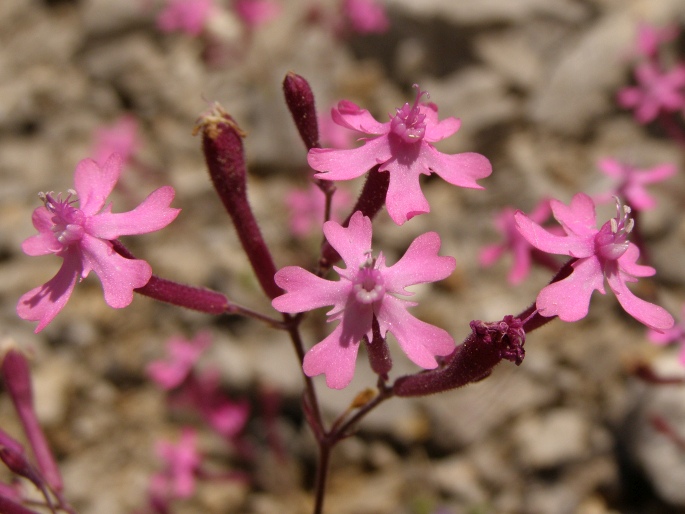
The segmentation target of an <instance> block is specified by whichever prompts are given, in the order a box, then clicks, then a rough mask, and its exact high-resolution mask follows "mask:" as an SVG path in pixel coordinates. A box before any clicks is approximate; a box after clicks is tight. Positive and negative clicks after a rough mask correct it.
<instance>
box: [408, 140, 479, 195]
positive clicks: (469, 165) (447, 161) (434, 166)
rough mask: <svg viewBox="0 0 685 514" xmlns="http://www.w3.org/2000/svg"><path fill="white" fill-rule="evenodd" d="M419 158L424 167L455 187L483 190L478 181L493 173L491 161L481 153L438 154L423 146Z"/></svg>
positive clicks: (428, 146)
mask: <svg viewBox="0 0 685 514" xmlns="http://www.w3.org/2000/svg"><path fill="white" fill-rule="evenodd" d="M419 158H420V159H421V161H422V163H423V165H424V166H426V167H427V168H429V169H430V170H431V171H433V172H434V173H437V174H438V175H439V176H440V177H442V179H443V180H445V181H446V182H449V183H450V184H452V185H454V186H459V187H469V188H472V189H483V186H481V185H479V184H478V183H477V182H476V180H478V179H481V178H485V177H487V176H489V175H490V174H491V173H492V165H491V164H490V161H489V160H488V159H487V158H486V157H485V156H483V155H481V154H479V153H474V152H465V153H458V154H454V155H449V154H444V153H440V152H438V151H437V150H436V149H435V148H434V147H432V146H431V145H428V144H423V147H422V148H421V155H420V157H419Z"/></svg>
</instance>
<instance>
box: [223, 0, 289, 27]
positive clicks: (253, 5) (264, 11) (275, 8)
mask: <svg viewBox="0 0 685 514" xmlns="http://www.w3.org/2000/svg"><path fill="white" fill-rule="evenodd" d="M233 8H234V9H235V12H236V14H237V15H238V16H239V17H240V19H241V20H243V22H244V23H245V25H247V26H248V27H251V28H257V27H259V26H260V25H264V24H265V23H268V22H270V21H271V20H273V19H274V18H276V17H277V16H278V15H279V14H280V13H281V6H280V5H278V4H277V3H275V2H272V1H271V0H235V2H234V3H233Z"/></svg>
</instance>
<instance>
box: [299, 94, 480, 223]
mask: <svg viewBox="0 0 685 514" xmlns="http://www.w3.org/2000/svg"><path fill="white" fill-rule="evenodd" d="M416 89H417V95H416V98H415V100H414V103H413V105H410V104H409V103H405V104H404V106H402V107H401V108H398V109H397V112H396V114H395V115H390V121H387V122H385V123H381V122H379V121H376V120H375V119H374V118H373V117H372V116H371V114H370V113H369V112H368V111H367V110H366V109H362V108H361V107H359V106H357V105H356V104H354V103H352V102H350V101H348V100H343V101H341V102H339V103H338V106H337V108H334V109H332V110H331V116H332V117H333V121H335V122H336V123H337V124H338V125H340V126H343V127H346V128H348V129H350V130H355V131H357V132H359V133H361V134H363V135H365V136H366V137H364V138H363V140H364V141H365V144H364V145H363V146H360V147H359V148H352V149H342V150H340V149H334V148H313V149H311V150H309V154H308V156H307V161H308V162H309V165H310V166H311V167H312V168H313V169H314V170H316V171H318V172H319V173H317V174H316V175H314V176H315V177H316V178H319V179H321V180H350V179H353V178H357V177H360V176H361V175H364V174H365V173H366V172H367V171H369V170H370V169H372V168H374V167H375V166H378V171H374V172H372V173H388V174H389V176H390V185H389V188H388V193H387V196H386V200H385V204H386V207H387V209H388V214H390V217H391V218H392V219H393V221H394V222H395V223H397V224H398V225H402V224H404V223H405V222H406V221H407V220H409V219H411V218H413V217H414V216H416V215H417V214H422V213H427V212H430V206H429V205H428V200H426V197H425V196H424V195H423V193H422V192H421V187H420V185H419V177H420V176H421V175H431V174H432V173H435V174H437V175H439V176H440V177H441V178H442V179H443V180H445V181H446V182H449V183H450V184H452V185H455V186H460V187H468V188H473V189H482V187H481V186H480V185H479V184H478V183H477V182H476V181H477V180H478V179H481V178H485V177H487V176H489V175H490V173H491V172H492V166H491V165H490V161H488V160H487V159H486V158H485V157H484V156H482V155H480V154H478V153H473V152H466V153H461V154H455V155H447V154H443V153H440V152H439V151H438V150H436V148H435V147H434V146H433V143H436V142H438V141H441V140H443V139H445V138H446V137H449V136H451V135H453V134H454V133H455V132H457V130H459V127H460V125H461V121H460V120H458V119H457V118H452V117H450V118H446V119H444V120H439V119H438V108H437V106H436V105H435V104H432V103H428V104H424V103H421V102H420V100H421V97H422V96H423V95H425V94H426V93H425V92H424V91H421V90H420V89H419V88H418V86H416Z"/></svg>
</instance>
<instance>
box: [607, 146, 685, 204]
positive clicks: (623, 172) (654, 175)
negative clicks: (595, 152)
mask: <svg viewBox="0 0 685 514" xmlns="http://www.w3.org/2000/svg"><path fill="white" fill-rule="evenodd" d="M598 166H599V169H600V171H601V172H602V173H604V174H605V175H606V176H608V177H610V178H611V180H612V182H613V184H612V188H611V189H610V190H609V191H607V192H605V193H602V194H600V195H597V196H595V200H597V201H598V202H607V201H610V200H612V199H613V198H616V197H618V198H620V199H621V200H623V201H624V202H625V203H626V204H627V205H629V206H630V207H631V208H632V209H633V210H636V211H646V210H649V209H653V208H654V207H655V206H656V200H655V199H654V198H653V197H652V195H650V194H649V193H648V192H647V190H646V189H645V186H646V185H647V184H655V183H658V182H662V181H664V180H666V179H668V178H670V177H672V176H673V175H675V173H676V166H675V165H674V164H672V163H664V164H660V165H658V166H655V167H653V168H649V169H644V170H643V169H639V168H636V167H634V166H631V165H630V164H627V163H624V162H621V161H619V160H617V159H613V158H610V157H606V158H604V159H601V160H600V161H599V163H598Z"/></svg>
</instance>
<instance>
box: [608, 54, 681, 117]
mask: <svg viewBox="0 0 685 514" xmlns="http://www.w3.org/2000/svg"><path fill="white" fill-rule="evenodd" d="M635 79H636V80H637V86H632V87H625V88H623V89H621V90H620V91H619V92H618V104H619V105H620V106H621V107H625V108H627V109H635V119H636V120H637V121H638V122H640V123H648V122H650V121H653V120H654V119H655V118H656V117H657V116H658V115H659V113H660V112H661V111H666V112H670V111H677V110H680V109H682V108H683V107H684V106H685V95H684V93H683V86H685V66H683V65H678V66H676V67H674V68H673V69H672V70H671V71H668V72H663V71H662V70H661V69H660V68H659V66H658V65H657V64H655V63H652V62H645V63H642V64H640V65H638V66H637V68H635Z"/></svg>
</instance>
